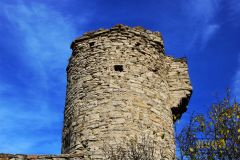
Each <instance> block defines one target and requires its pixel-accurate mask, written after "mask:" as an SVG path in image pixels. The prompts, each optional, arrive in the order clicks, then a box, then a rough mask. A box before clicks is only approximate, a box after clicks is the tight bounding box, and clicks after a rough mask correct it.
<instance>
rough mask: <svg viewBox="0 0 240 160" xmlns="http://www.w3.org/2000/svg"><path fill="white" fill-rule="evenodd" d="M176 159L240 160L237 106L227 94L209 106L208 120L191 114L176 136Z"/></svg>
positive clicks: (202, 116)
mask: <svg viewBox="0 0 240 160" xmlns="http://www.w3.org/2000/svg"><path fill="white" fill-rule="evenodd" d="M176 142H177V146H178V149H179V152H178V153H179V159H180V160H183V159H196V160H198V159H199V160H203V159H213V160H215V159H216V160H218V159H219V160H220V159H226V160H228V159H234V160H237V159H240V105H239V103H238V102H237V101H236V100H234V101H233V102H232V101H231V97H230V93H229V91H228V92H227V95H226V97H225V98H223V99H222V100H220V101H218V102H217V103H214V104H212V107H211V109H210V111H209V112H208V115H207V117H206V116H204V115H201V114H199V115H192V116H191V118H190V122H189V124H188V125H186V126H185V127H184V128H183V129H182V130H181V132H180V133H179V134H178V135H177V136H176Z"/></svg>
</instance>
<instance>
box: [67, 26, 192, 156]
mask: <svg viewBox="0 0 240 160" xmlns="http://www.w3.org/2000/svg"><path fill="white" fill-rule="evenodd" d="M71 48H72V50H73V53H72V56H71V58H70V59H69V64H68V67H67V96H66V106H65V112H64V128H63V136H62V153H83V154H84V155H85V157H87V156H90V157H91V158H94V159H98V158H99V159H101V158H102V151H101V148H102V147H103V145H104V143H108V144H112V145H116V144H120V143H121V142H122V141H127V140H130V139H131V138H134V137H137V138H139V139H141V138H140V137H141V136H142V135H144V134H147V135H149V136H150V137H152V138H153V139H154V141H155V142H156V143H157V144H160V145H158V146H157V147H159V148H158V149H159V150H164V152H165V154H166V155H167V157H168V159H173V158H174V157H175V142H174V130H173V124H174V120H175V119H176V118H180V117H181V114H182V113H183V112H185V111H186V105H187V103H188V100H189V98H190V96H191V91H192V87H191V84H190V80H189V76H188V67H187V63H186V60H185V59H174V58H172V57H169V56H166V55H165V53H164V46H163V40H162V37H161V34H160V33H159V32H151V31H149V30H145V29H143V28H141V27H135V28H130V27H127V26H123V25H117V26H115V27H113V28H111V29H109V30H103V29H101V30H98V31H96V32H90V33H86V34H84V35H83V36H82V37H80V38H78V39H76V40H75V41H74V42H73V43H72V45H71ZM173 115H174V116H173ZM173 117H176V118H175V119H174V118H173ZM163 134H164V135H165V136H164V139H163V138H162V135H163Z"/></svg>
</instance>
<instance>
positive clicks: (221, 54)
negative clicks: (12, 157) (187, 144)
mask: <svg viewBox="0 0 240 160" xmlns="http://www.w3.org/2000/svg"><path fill="white" fill-rule="evenodd" d="M119 23H122V24H125V25H128V26H139V25H140V26H143V27H145V28H147V29H150V30H155V31H160V32H161V33H162V34H163V38H164V42H165V50H166V52H167V54H168V55H172V56H175V57H182V56H187V57H188V63H189V72H190V78H191V81H192V85H193V88H194V91H193V95H192V98H191V101H190V104H189V108H188V111H187V112H186V113H185V114H184V116H183V117H182V119H181V121H180V124H181V125H184V124H185V123H186V122H187V120H188V118H189V115H190V114H191V112H193V111H195V112H202V113H206V111H207V110H208V106H209V105H210V104H211V103H212V102H214V101H215V98H214V96H215V95H216V94H219V95H220V96H222V95H223V94H224V93H225V90H226V88H227V87H230V88H231V90H232V94H233V96H234V97H236V98H237V99H238V100H240V43H239V42H240V1H239V0H194V1H193V0H182V1H170V0H147V1H144V0H121V1H120V0H119V1H113V0H112V1H110V0H88V1H87V0H86V1H83V0H61V1H57V0H49V1H46V0H38V1H37V0H35V1H31V0H11V1H10V0H1V1H0V35H1V38H0V51H1V52H0V153H1V152H4V153H26V154H49V153H55V154H58V153H60V148H61V130H62V123H63V109H64V103H65V89H66V73H65V68H66V65H67V61H68V58H69V57H70V54H71V50H70V48H69V46H70V43H71V41H72V40H73V39H75V38H76V37H79V36H80V35H81V34H82V33H84V32H87V31H91V30H96V29H98V28H110V27H112V26H114V25H115V24H119Z"/></svg>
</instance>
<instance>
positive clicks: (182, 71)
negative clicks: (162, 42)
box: [167, 57, 192, 121]
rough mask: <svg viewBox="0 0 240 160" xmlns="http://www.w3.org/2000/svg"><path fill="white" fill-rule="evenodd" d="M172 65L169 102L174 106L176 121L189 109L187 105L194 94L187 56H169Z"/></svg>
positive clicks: (169, 73) (169, 74) (169, 79)
mask: <svg viewBox="0 0 240 160" xmlns="http://www.w3.org/2000/svg"><path fill="white" fill-rule="evenodd" d="M167 59H168V60H167V61H168V63H169V65H170V69H169V72H168V78H167V80H168V85H169V91H170V94H169V96H170V97H169V103H170V106H171V107H172V108H171V109H172V112H173V118H174V121H176V120H178V119H180V118H181V116H182V114H183V113H184V112H185V111H186V110H187V105H188V102H189V99H190V97H191V94H192V86H191V82H190V78H189V74H188V65H187V59H186V58H179V59H174V58H173V57H168V58H167Z"/></svg>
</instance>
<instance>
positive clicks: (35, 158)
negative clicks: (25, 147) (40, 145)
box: [0, 154, 83, 160]
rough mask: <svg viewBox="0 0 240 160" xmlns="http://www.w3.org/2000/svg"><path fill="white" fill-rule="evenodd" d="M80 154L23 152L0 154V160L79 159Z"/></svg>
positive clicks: (81, 156)
mask: <svg viewBox="0 0 240 160" xmlns="http://www.w3.org/2000/svg"><path fill="white" fill-rule="evenodd" d="M80 159H83V155H80V154H62V155H24V154H0V160H80Z"/></svg>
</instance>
